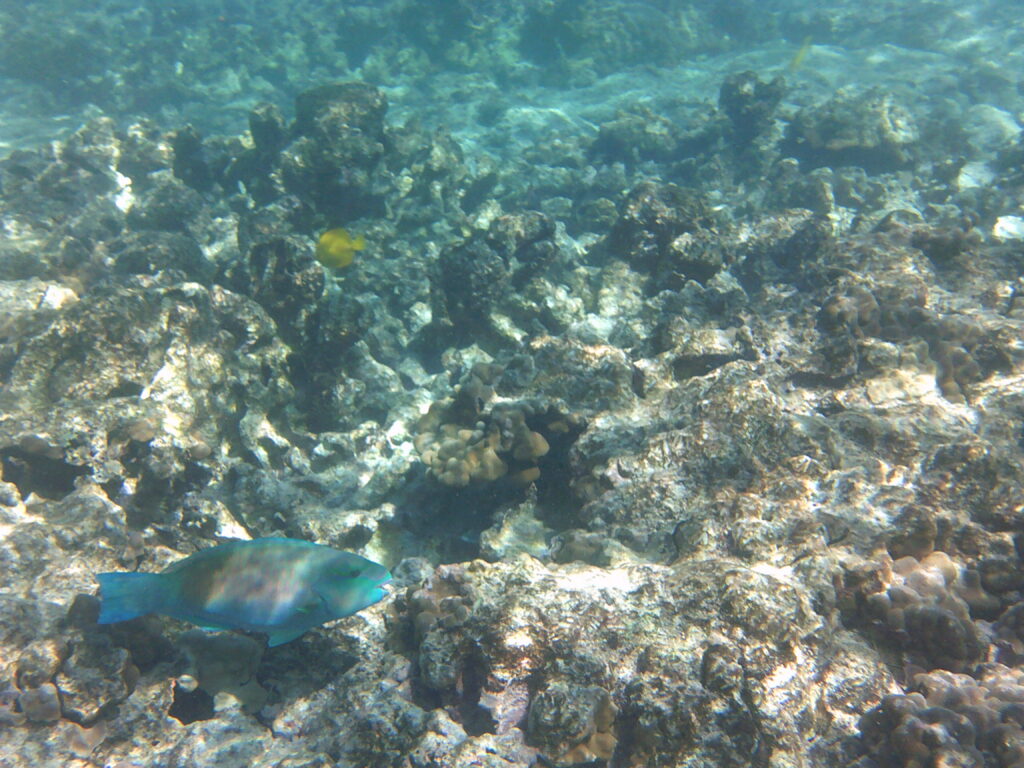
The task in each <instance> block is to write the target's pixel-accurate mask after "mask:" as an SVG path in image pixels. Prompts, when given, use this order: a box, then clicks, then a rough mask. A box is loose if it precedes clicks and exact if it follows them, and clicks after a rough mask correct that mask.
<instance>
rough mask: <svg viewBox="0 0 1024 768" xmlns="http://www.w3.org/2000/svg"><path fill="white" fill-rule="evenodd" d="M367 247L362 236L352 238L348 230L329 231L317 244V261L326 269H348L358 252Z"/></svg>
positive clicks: (321, 236) (339, 228)
mask: <svg viewBox="0 0 1024 768" xmlns="http://www.w3.org/2000/svg"><path fill="white" fill-rule="evenodd" d="M365 247H366V240H365V238H363V236H362V235H356V236H355V237H352V235H350V234H349V232H348V230H347V229H343V228H341V227H338V228H337V229H329V230H327V231H326V232H324V233H323V234H322V235H320V240H319V242H318V243H317V244H316V260H317V261H319V262H320V263H321V264H323V265H324V266H325V267H335V268H340V267H347V266H348V265H349V264H351V263H352V259H353V258H355V255H356V251H361V250H363V248H365Z"/></svg>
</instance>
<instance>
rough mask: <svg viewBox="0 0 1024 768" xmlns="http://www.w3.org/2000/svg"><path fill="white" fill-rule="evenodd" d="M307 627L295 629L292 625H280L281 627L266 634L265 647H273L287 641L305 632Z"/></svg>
mask: <svg viewBox="0 0 1024 768" xmlns="http://www.w3.org/2000/svg"><path fill="white" fill-rule="evenodd" d="M307 629H309V627H301V628H299V629H295V628H294V627H281V629H275V630H274V631H273V632H271V633H270V634H268V635H267V647H268V648H273V647H274V646H275V645H282V644H283V643H288V642H291V641H292V640H294V639H295V638H297V637H299V636H301V635H303V634H305V632H306V630H307Z"/></svg>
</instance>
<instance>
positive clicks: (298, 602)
mask: <svg viewBox="0 0 1024 768" xmlns="http://www.w3.org/2000/svg"><path fill="white" fill-rule="evenodd" d="M96 579H97V581H99V583H100V618H99V623H100V624H113V623H115V622H118V621H127V620H128V619H134V618H135V617H136V616H143V615H145V614H147V613H159V614H162V615H164V616H170V617H171V618H175V619H182V620H184V621H190V622H192V623H193V624H198V625H199V626H201V627H204V628H207V629H241V630H246V631H249V632H262V633H264V634H266V635H267V637H268V641H269V645H270V646H271V647H273V646H275V645H280V644H281V643H287V642H288V641H289V640H294V639H295V638H297V637H298V636H299V635H301V634H303V633H304V632H306V631H307V630H309V629H312V628H313V627H318V626H320V625H321V624H323V623H324V622H327V621H333V620H334V619H340V618H343V617H345V616H351V615H352V614H353V613H355V612H356V611H359V610H362V609H363V608H366V607H367V606H370V605H373V604H374V603H376V602H378V601H379V600H381V599H382V598H383V597H384V595H385V594H386V593H387V590H386V589H385V587H386V585H387V584H388V583H389V582H390V581H391V574H390V573H389V572H388V569H387V568H385V567H384V566H383V565H378V564H377V563H375V562H373V561H372V560H367V559H366V558H363V557H360V556H359V555H353V554H351V553H350V552H341V551H339V550H337V549H331V548H330V547H325V546H322V545H320V544H312V543H310V542H308V541H301V540H299V539H283V538H269V539H255V540H253V541H231V542H228V543H226V544H221V545H219V546H216V547H210V548H209V549H204V550H201V551H199V552H196V553H195V554H194V555H190V556H189V557H186V558H185V559H184V560H179V561H178V562H176V563H174V564H173V565H172V566H170V567H169V568H167V569H166V570H165V571H163V572H162V573H101V574H98V575H97V576H96Z"/></svg>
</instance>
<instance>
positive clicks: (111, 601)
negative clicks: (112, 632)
mask: <svg viewBox="0 0 1024 768" xmlns="http://www.w3.org/2000/svg"><path fill="white" fill-rule="evenodd" d="M96 580H97V581H98V582H99V583H100V617H99V619H98V621H99V623H100V624H113V623H115V622H118V621H128V619H134V618H135V617H136V616H144V615H146V614H147V613H156V612H157V611H159V610H160V608H161V607H162V606H163V602H164V579H163V577H162V576H161V575H160V574H159V573H100V574H97V576H96Z"/></svg>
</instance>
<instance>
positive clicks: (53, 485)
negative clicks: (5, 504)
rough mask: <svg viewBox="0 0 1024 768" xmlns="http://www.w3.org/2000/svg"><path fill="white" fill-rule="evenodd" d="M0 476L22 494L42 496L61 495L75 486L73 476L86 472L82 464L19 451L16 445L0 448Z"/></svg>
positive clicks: (86, 473)
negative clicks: (78, 464) (74, 464)
mask: <svg viewBox="0 0 1024 768" xmlns="http://www.w3.org/2000/svg"><path fill="white" fill-rule="evenodd" d="M0 463H2V464H3V478H4V480H6V481H7V482H9V483H14V485H15V486H16V487H17V488H18V493H20V494H21V497H22V498H27V497H28V495H29V494H30V493H34V494H36V495H37V496H41V497H43V498H44V499H52V500H59V499H63V498H64V497H65V496H67V495H68V494H69V493H71V492H72V491H73V490H75V480H76V479H77V478H79V477H82V476H83V475H88V474H89V470H88V469H87V468H86V467H76V466H73V465H71V464H68V463H67V462H65V461H62V460H60V459H53V458H50V457H49V456H41V455H39V454H35V453H31V452H28V451H23V450H21V449H19V448H6V449H4V450H0Z"/></svg>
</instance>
